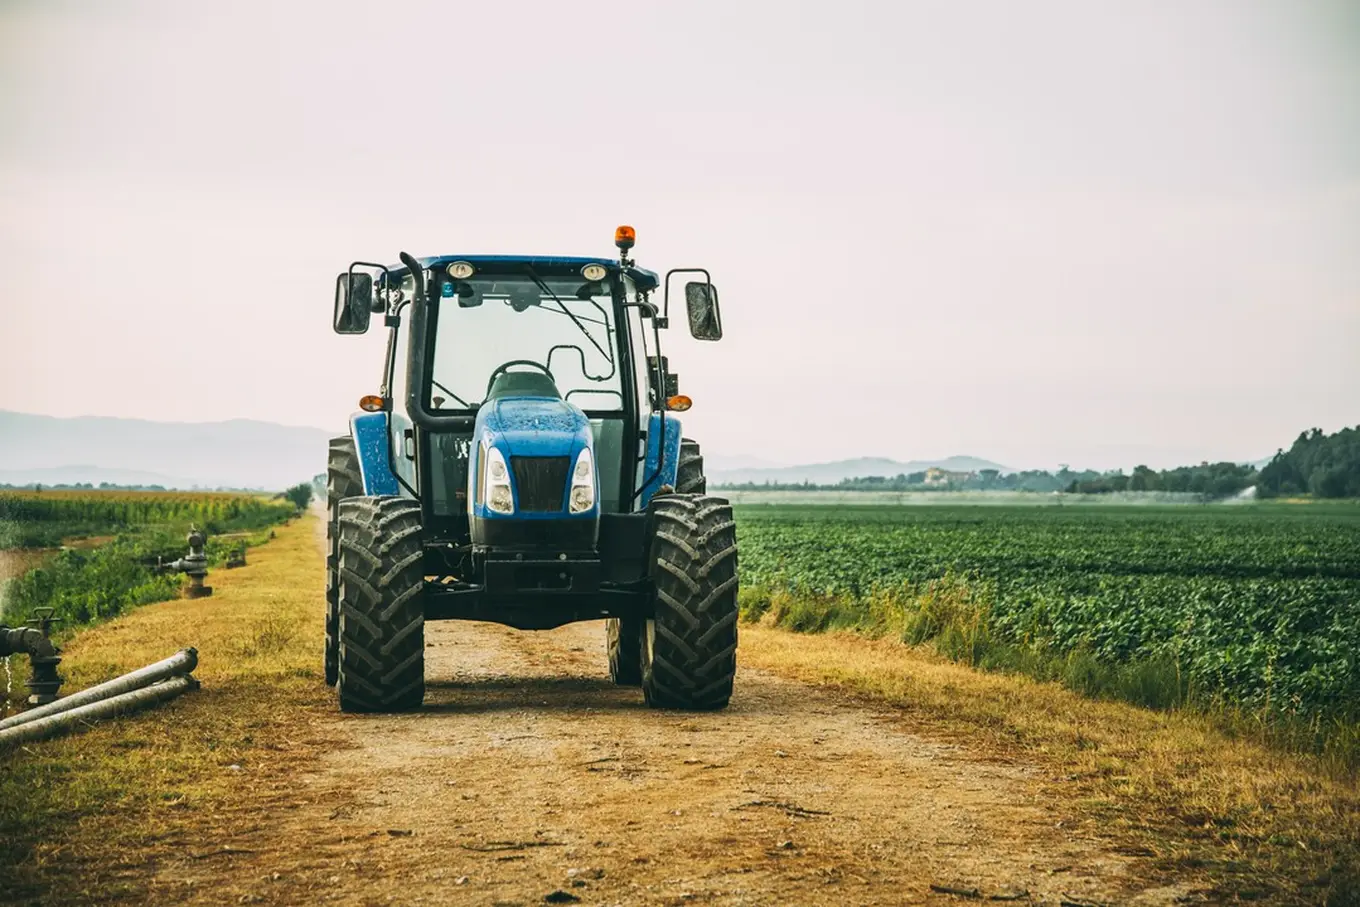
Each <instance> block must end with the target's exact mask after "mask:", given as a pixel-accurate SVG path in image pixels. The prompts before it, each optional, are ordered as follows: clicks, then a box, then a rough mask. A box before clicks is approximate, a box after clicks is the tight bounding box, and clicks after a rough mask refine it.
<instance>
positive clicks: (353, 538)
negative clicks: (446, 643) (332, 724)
mask: <svg viewBox="0 0 1360 907" xmlns="http://www.w3.org/2000/svg"><path fill="white" fill-rule="evenodd" d="M339 522H340V664H339V671H338V679H337V683H336V689H337V690H338V692H339V695H340V709H341V710H342V711H345V712H405V711H410V710H412V709H418V708H420V704H421V702H422V701H423V700H424V698H425V601H424V594H423V593H424V590H425V569H424V557H425V552H424V549H423V547H422V545H421V524H420V505H419V504H418V503H416V502H415V501H412V500H410V499H408V498H399V497H360V498H350V499H349V500H347V501H343V502H341V504H340V521H339Z"/></svg>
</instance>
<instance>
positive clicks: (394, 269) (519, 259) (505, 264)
mask: <svg viewBox="0 0 1360 907" xmlns="http://www.w3.org/2000/svg"><path fill="white" fill-rule="evenodd" d="M416 261H418V262H420V264H421V266H422V267H424V268H426V269H427V270H431V271H437V270H439V269H441V268H443V267H445V266H446V265H448V264H449V263H450V262H455V261H466V262H468V263H469V264H471V265H472V266H473V267H474V268H476V269H477V270H478V271H488V272H491V273H495V274H515V273H521V272H524V271H527V270H529V269H531V268H532V269H533V271H534V273H536V274H538V275H539V276H540V277H550V276H555V275H560V274H563V273H573V274H574V273H577V272H579V271H580V270H581V269H582V268H584V267H585V266H586V265H604V267H605V268H607V269H608V270H609V272H610V273H611V274H617V273H618V272H619V271H620V266H619V263H618V262H617V261H615V260H613V259H610V258H603V257H601V258H580V257H576V256H570V255H431V256H424V257H421V258H417V259H416ZM387 271H388V273H389V274H391V275H392V277H393V278H401V277H405V276H406V274H407V273H408V271H409V269H408V268H407V267H406V266H405V265H392V266H390V267H389V268H388V269H387ZM627 273H628V276H629V277H631V278H632V279H633V282H634V283H635V284H636V285H637V288H638V289H639V290H655V289H656V287H657V284H658V283H659V280H658V278H657V274H656V272H655V271H648V270H647V269H646V268H635V267H630V268H628V272H627ZM379 282H380V283H381V279H380V280H379Z"/></svg>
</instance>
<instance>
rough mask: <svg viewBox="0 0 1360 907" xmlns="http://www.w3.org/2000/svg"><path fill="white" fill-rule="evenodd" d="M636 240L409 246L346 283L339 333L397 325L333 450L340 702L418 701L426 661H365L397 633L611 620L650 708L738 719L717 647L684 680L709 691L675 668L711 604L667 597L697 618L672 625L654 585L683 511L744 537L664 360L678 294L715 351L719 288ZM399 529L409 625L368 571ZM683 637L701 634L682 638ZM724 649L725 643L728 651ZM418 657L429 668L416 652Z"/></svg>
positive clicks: (661, 579) (616, 665) (332, 662)
mask: <svg viewBox="0 0 1360 907" xmlns="http://www.w3.org/2000/svg"><path fill="white" fill-rule="evenodd" d="M634 238H635V234H634V233H633V231H632V229H631V228H627V227H621V228H619V230H618V231H617V232H616V235H615V241H616V245H617V246H618V249H619V252H620V255H619V257H618V258H617V259H613V258H611V257H584V258H568V257H523V256H505V255H482V256H476V255H461V256H460V255H446V256H436V257H430V258H415V257H413V256H410V255H407V254H404V253H403V254H402V256H401V263H400V264H394V265H378V264H371V263H365V262H356V263H355V264H353V265H351V266H350V267H349V269H348V270H347V271H346V272H344V273H342V274H340V275H339V277H338V278H337V280H336V296H335V311H334V322H333V324H334V327H335V330H336V331H337V332H339V333H344V334H352V333H363V332H364V331H366V330H368V328H369V326H370V324H371V321H372V316H373V315H375V314H381V315H382V319H383V327H384V328H385V330H386V331H387V332H388V343H387V354H386V357H385V360H384V364H383V372H382V380H381V381H380V383H379V385H378V387H377V389H376V390H377V393H374V394H369V395H367V396H365V397H364V398H363V399H362V401H361V411H360V412H358V413H356V414H355V415H354V416H353V417H352V418H351V431H350V433H349V434H348V435H346V436H342V437H340V438H336V439H333V440H332V442H331V452H330V463H329V467H328V507H329V515H330V525H329V529H330V538H331V546H330V557H329V560H328V587H327V588H328V595H327V600H328V613H327V645H326V672H327V679H328V681H330V682H333V683H336V684H337V686H338V688H339V694H340V701H341V705H342V707H344V708H347V709H356V710H368V709H379V710H391V709H399V708H408V707H414V706H415V705H418V704H419V701H420V700H419V698H417V695H416V691H417V689H419V691H421V693H422V694H423V668H422V671H421V672H416V671H415V670H414V669H413V668H410V669H405V670H404V671H398V672H397V674H398V675H399V676H398V678H397V680H396V681H392V680H390V679H386V678H388V676H389V675H390V674H391V673H392V672H391V671H390V670H389V671H384V670H382V666H386V667H389V668H390V667H393V666H392V665H387V659H384V658H378V659H374V658H373V657H371V656H372V655H373V647H374V646H380V647H383V646H386V647H389V648H390V645H389V643H390V640H388V636H389V634H401V633H405V634H406V635H405V636H403V637H401V638H402V639H405V638H406V637H411V636H414V635H419V636H421V638H422V639H423V622H424V621H425V620H430V619H471V620H488V621H496V622H499V623H504V624H508V625H510V626H514V627H519V628H521V629H545V628H550V627H556V626H560V625H562V624H564V623H568V622H571V621H579V620H592V619H601V618H603V619H606V620H607V621H608V626H607V634H608V640H609V649H610V666H611V674H612V675H613V676H614V679H615V680H616V681H617V682H620V683H628V684H641V685H642V686H643V689H644V693H645V694H646V696H647V700H648V701H649V702H653V703H654V704H657V705H674V706H686V707H694V708H713V707H720V706H721V705H725V704H726V702H727V697H728V696H729V695H730V691H731V677H730V671H728V672H727V673H726V674H723V673H722V671H721V670H720V671H719V672H718V674H719V675H722V676H725V677H726V678H727V679H726V681H724V682H722V683H717V685H716V686H715V685H714V678H717V679H719V680H720V679H721V677H719V676H718V675H714V674H713V670H714V668H713V666H712V665H709V664H708V662H712V661H713V658H712V656H713V655H714V654H718V653H715V652H712V651H709V649H710V648H711V646H710V644H709V643H707V642H706V643H705V644H704V646H703V647H701V650H699V653H698V654H699V655H702V654H704V653H705V652H706V653H707V654H708V656H709V657H707V658H704V659H703V661H704V662H705V664H704V665H699V664H697V663H696V664H695V665H694V666H693V670H691V671H690V673H691V674H693V673H694V671H698V672H699V673H701V674H702V675H703V676H702V677H688V675H686V673H685V672H686V670H687V669H686V668H684V667H683V665H678V664H677V663H676V662H677V661H684V660H685V659H689V660H695V659H697V658H698V655H695V654H686V653H694V652H695V651H696V650H695V647H694V643H693V641H686V637H688V636H690V635H692V634H693V632H694V629H695V628H696V627H699V626H707V624H708V621H707V620H705V619H703V618H701V617H699V614H698V613H697V612H696V611H695V610H694V609H695V608H697V607H698V606H699V605H700V604H702V602H696V603H694V604H693V605H692V606H690V607H686V606H685V605H684V603H683V602H680V601H679V600H678V599H676V598H675V596H674V595H670V596H669V598H671V599H672V600H675V601H676V602H677V604H678V606H679V607H681V608H682V609H683V610H684V612H685V613H684V614H680V615H676V614H672V613H670V612H671V611H672V610H673V609H674V606H672V605H671V604H667V603H665V600H666V599H667V597H668V594H667V592H666V586H667V585H668V584H669V583H671V582H676V581H678V577H677V576H675V575H672V574H670V573H666V574H665V576H660V575H658V571H660V572H661V573H665V570H664V568H662V567H659V566H658V565H657V559H658V558H659V557H660V558H663V559H664V557H665V552H664V551H663V549H665V548H667V545H666V543H665V542H664V540H662V541H659V539H663V538H675V537H676V533H675V530H674V527H672V529H671V530H670V531H669V532H670V534H669V536H667V535H666V532H665V531H663V526H664V524H665V523H666V521H667V519H668V517H667V516H666V514H669V513H670V512H671V511H676V512H678V511H680V510H683V511H684V512H685V514H686V516H685V517H684V521H689V522H693V521H694V519H695V518H696V514H698V513H699V512H700V511H702V512H703V514H704V517H705V520H707V521H709V522H711V521H712V520H713V519H718V522H719V523H721V524H724V525H725V526H726V527H727V528H726V529H725V530H724V531H723V532H719V533H718V536H719V537H718V538H716V542H717V543H718V544H720V545H721V544H726V543H727V541H728V540H729V537H731V535H732V534H731V531H730V525H731V519H730V508H729V507H728V506H727V503H726V502H725V501H722V500H721V499H718V498H712V497H709V496H707V495H706V494H705V493H704V492H705V490H706V489H705V482H704V478H703V461H702V457H701V456H700V455H699V450H698V445H697V444H695V443H694V442H693V441H691V440H689V439H685V438H683V437H682V434H681V425H680V421H679V418H678V417H677V415H675V414H676V413H678V412H682V411H684V410H686V409H688V408H689V406H690V401H689V398H687V397H684V396H682V395H680V394H679V387H678V378H677V376H676V375H675V374H674V373H673V372H671V371H670V370H669V367H668V361H667V359H666V357H665V356H664V355H662V353H661V331H662V330H664V329H666V328H667V327H668V322H669V308H670V299H669V296H670V290H671V284H673V283H674V284H675V285H676V286H677V287H679V286H681V285H683V293H684V305H685V309H686V316H687V320H688V322H689V327H690V330H691V333H692V334H693V336H695V337H696V338H698V339H701V340H717V339H720V338H721V336H722V322H721V318H720V315H719V312H718V295H717V290H716V289H715V288H714V286H713V284H712V282H711V279H710V278H709V275H708V272H707V271H706V270H703V269H691V268H686V269H676V270H673V271H671V272H669V273H668V274H667V275H666V278H665V280H664V281H663V280H661V279H660V278H659V277H658V275H657V274H656V273H655V272H653V271H648V270H646V269H643V268H639V267H637V266H636V265H635V263H634V262H633V261H631V260H630V259H629V258H628V252H629V250H630V249H631V248H632V246H633V242H634ZM658 293H659V295H660V296H661V300H660V305H658V304H657V303H656V302H655V301H654V296H655V295H657V294H658ZM696 508H697V509H696ZM714 508H716V510H715V509H714ZM398 514H400V515H401V518H400V519H398V518H397V515H398ZM705 520H700V522H701V523H702V522H705ZM398 524H400V525H406V524H409V526H407V529H408V530H409V532H408V534H407V535H404V536H402V546H401V547H403V550H405V549H406V548H409V551H408V553H407V554H406V555H405V556H404V559H403V560H402V564H404V565H405V567H404V568H403V569H405V571H406V574H404V575H405V576H406V577H407V579H406V581H407V582H408V584H409V586H407V587H402V588H400V589H397V590H394V591H392V592H391V593H390V594H393V595H404V596H406V598H405V599H403V604H406V605H408V607H406V608H405V610H403V609H397V612H400V613H399V614H397V612H394V611H393V610H392V609H391V608H390V607H387V606H385V605H384V604H383V602H385V601H386V600H387V596H388V595H389V592H388V591H386V590H384V589H379V588H372V587H373V585H374V582H376V581H377V580H379V579H382V580H384V581H390V580H391V575H390V574H391V570H390V569H389V570H384V571H380V572H379V573H375V572H374V571H375V569H376V568H374V567H373V557H371V555H373V553H374V552H373V546H374V545H378V546H382V545H385V544H390V543H391V538H390V533H391V531H392V527H394V526H396V525H398ZM697 525H698V524H696V526H697ZM710 528H711V527H710ZM730 542H731V553H730V555H727V554H724V555H723V558H722V559H721V560H723V561H724V562H725V561H727V560H729V559H730V564H727V565H726V567H725V568H724V569H723V570H720V571H718V572H717V573H716V574H715V577H718V578H720V579H722V580H726V579H728V578H730V579H731V584H730V589H728V590H724V591H723V594H722V595H721V596H720V597H721V598H722V599H723V601H722V602H718V603H717V604H716V605H715V604H713V603H709V604H707V605H704V607H703V608H702V609H701V611H703V612H705V613H706V612H707V611H708V610H713V611H714V613H715V614H717V613H718V612H722V613H723V614H725V613H726V611H727V610H731V613H732V615H733V617H732V625H731V632H730V637H731V646H730V648H731V649H732V651H731V652H730V653H728V654H729V655H730V656H731V658H730V661H731V668H732V669H734V668H735V638H736V637H735V634H736V630H735V594H736V584H735V577H736V573H735V569H736V563H735V538H734V537H731V538H730ZM679 550H680V551H681V553H682V554H683V553H684V551H685V550H689V551H696V552H697V550H698V549H696V548H694V547H693V546H691V547H690V548H689V549H685V547H684V546H683V545H682V546H681V549H679ZM724 550H726V549H724ZM347 553H348V559H347ZM417 554H418V556H417ZM684 556H686V557H689V555H687V554H686V555H684ZM377 560H378V561H379V562H382V557H381V556H379V557H378V558H377ZM347 561H348V563H349V567H348V569H347ZM408 562H409V563H408ZM692 566H693V569H696V570H697V569H700V568H701V567H702V565H698V564H696V565H692ZM710 572H712V570H711V567H710ZM359 574H363V575H367V576H369V581H368V582H364V581H362V578H361V576H359ZM370 574H371V575H370ZM728 574H730V577H729V575H728ZM417 579H418V582H417ZM682 585H683V584H682ZM706 585H707V580H706V581H705V583H701V584H700V588H704V587H706ZM417 586H418V588H417ZM686 588H688V587H686ZM729 592H730V595H729V594H728V593H729ZM688 595H689V593H687V596H686V597H688ZM728 598H730V599H731V602H730V609H729V607H728V604H727V599H728ZM658 601H661V602H663V604H662V606H661V608H660V614H659V612H658V607H657V604H658ZM365 603H366V604H365ZM373 609H378V610H377V612H374V611H373ZM361 612H362V614H366V615H367V617H368V619H366V620H363V619H361ZM375 613H376V614H381V615H388V616H385V617H383V621H388V620H389V617H390V616H391V615H393V614H396V619H397V621H398V623H400V626H395V627H384V626H383V624H382V622H381V621H379V620H378V619H376V617H375V616H374V615H375ZM658 614H659V616H658ZM723 619H724V620H725V618H723ZM658 620H660V622H661V623H660V625H661V627H662V634H661V642H660V644H658V643H657V636H656V632H657V626H658ZM673 622H678V624H686V625H689V628H688V629H687V630H684V631H683V632H682V633H681V634H680V635H679V636H678V637H676V638H675V639H674V640H672V639H671V636H672V635H673V634H672V633H671V630H670V629H669V625H670V623H673ZM416 624H419V625H420V627H421V628H422V629H421V631H420V632H419V633H418V634H417V633H416V631H415V630H414V629H411V628H412V627H414V626H415V625H416ZM682 629H683V628H682ZM728 635H729V634H728V633H727V632H726V631H725V630H724V631H723V632H720V633H716V634H714V635H713V636H712V641H715V642H714V644H717V645H718V646H719V647H720V649H722V650H723V651H725V646H726V643H725V642H724V641H725V640H727V638H728ZM673 643H679V647H678V649H677V652H678V653H679V654H673V653H671V651H670V647H671V646H672V644H673ZM400 648H401V651H403V652H406V651H407V647H406V645H405V644H403V646H402V647H400ZM347 651H349V652H352V654H353V657H347V655H346V653H347ZM418 651H419V653H420V654H417V653H418ZM409 654H410V657H411V658H413V659H418V660H419V659H423V643H422V648H421V649H420V650H416V649H415V648H410V649H409ZM658 659H660V661H658ZM727 660H728V656H727V655H724V656H723V657H721V658H719V659H718V662H717V663H716V664H718V667H719V668H722V666H723V665H726V663H727ZM375 663H381V664H380V666H379V667H375V666H374V665H375ZM658 664H660V665H661V673H660V674H659V675H658V674H657V671H656V666H657V665H658ZM723 670H726V669H725V668H723ZM374 671H379V672H380V675H381V676H380V677H379V676H378V675H374V674H373V672H374ZM417 673H419V674H420V676H419V678H417ZM710 675H712V676H710ZM687 677H688V679H686V678H687ZM379 679H381V683H379V682H378V680H379ZM417 679H419V681H420V682H419V684H417V683H416V680H417ZM701 681H702V682H701Z"/></svg>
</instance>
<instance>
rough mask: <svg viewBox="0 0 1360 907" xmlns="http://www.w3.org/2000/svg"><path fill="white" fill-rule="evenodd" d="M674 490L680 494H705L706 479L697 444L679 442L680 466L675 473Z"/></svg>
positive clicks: (702, 459) (686, 441) (701, 456)
mask: <svg viewBox="0 0 1360 907" xmlns="http://www.w3.org/2000/svg"><path fill="white" fill-rule="evenodd" d="M675 490H676V491H678V492H679V493H680V494H705V493H706V492H707V491H708V479H707V478H706V477H705V476H704V455H703V454H702V453H700V452H699V442H698V441H693V440H690V439H689V438H684V439H682V440H681V441H680V465H679V467H678V468H677V469H676V472H675Z"/></svg>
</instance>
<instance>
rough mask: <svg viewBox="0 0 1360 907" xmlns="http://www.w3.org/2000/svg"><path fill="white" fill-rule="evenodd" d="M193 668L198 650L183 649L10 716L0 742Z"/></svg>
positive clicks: (0, 725) (3, 723) (0, 730)
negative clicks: (18, 730)
mask: <svg viewBox="0 0 1360 907" xmlns="http://www.w3.org/2000/svg"><path fill="white" fill-rule="evenodd" d="M196 667H198V650H197V649H193V648H189V649H182V650H180V651H179V652H176V653H175V654H174V655H171V656H170V657H169V658H166V659H164V660H162V661H158V662H156V663H155V664H149V665H147V666H146V667H144V668H138V669H137V670H135V671H132V672H130V673H128V674H124V675H123V676H122V677H115V678H114V679H113V680H109V681H105V682H104V683H101V684H99V685H98V686H93V687H90V688H89V689H88V690H81V691H80V692H79V693H72V694H71V695H70V696H66V697H64V698H62V699H58V700H57V701H56V702H49V703H48V704H47V705H42V706H38V707H37V708H36V709H29V710H28V711H27V712H20V713H19V714H17V715H11V716H10V717H8V718H6V719H5V720H4V721H0V739H4V731H5V730H7V729H9V728H13V727H19V726H21V725H25V724H29V723H31V722H34V721H38V720H40V719H43V718H47V717H48V716H51V715H57V714H61V713H63V712H68V711H71V710H73V709H79V708H82V707H84V706H87V705H89V704H90V703H93V702H100V701H102V700H106V699H109V698H110V697H114V696H120V695H122V694H125V693H130V692H132V691H134V690H140V689H143V688H145V687H149V686H151V684H153V683H156V682H157V681H161V680H165V679H166V678H167V677H174V676H176V675H178V674H189V673H191V672H192V671H193V670H194V668H196Z"/></svg>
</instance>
